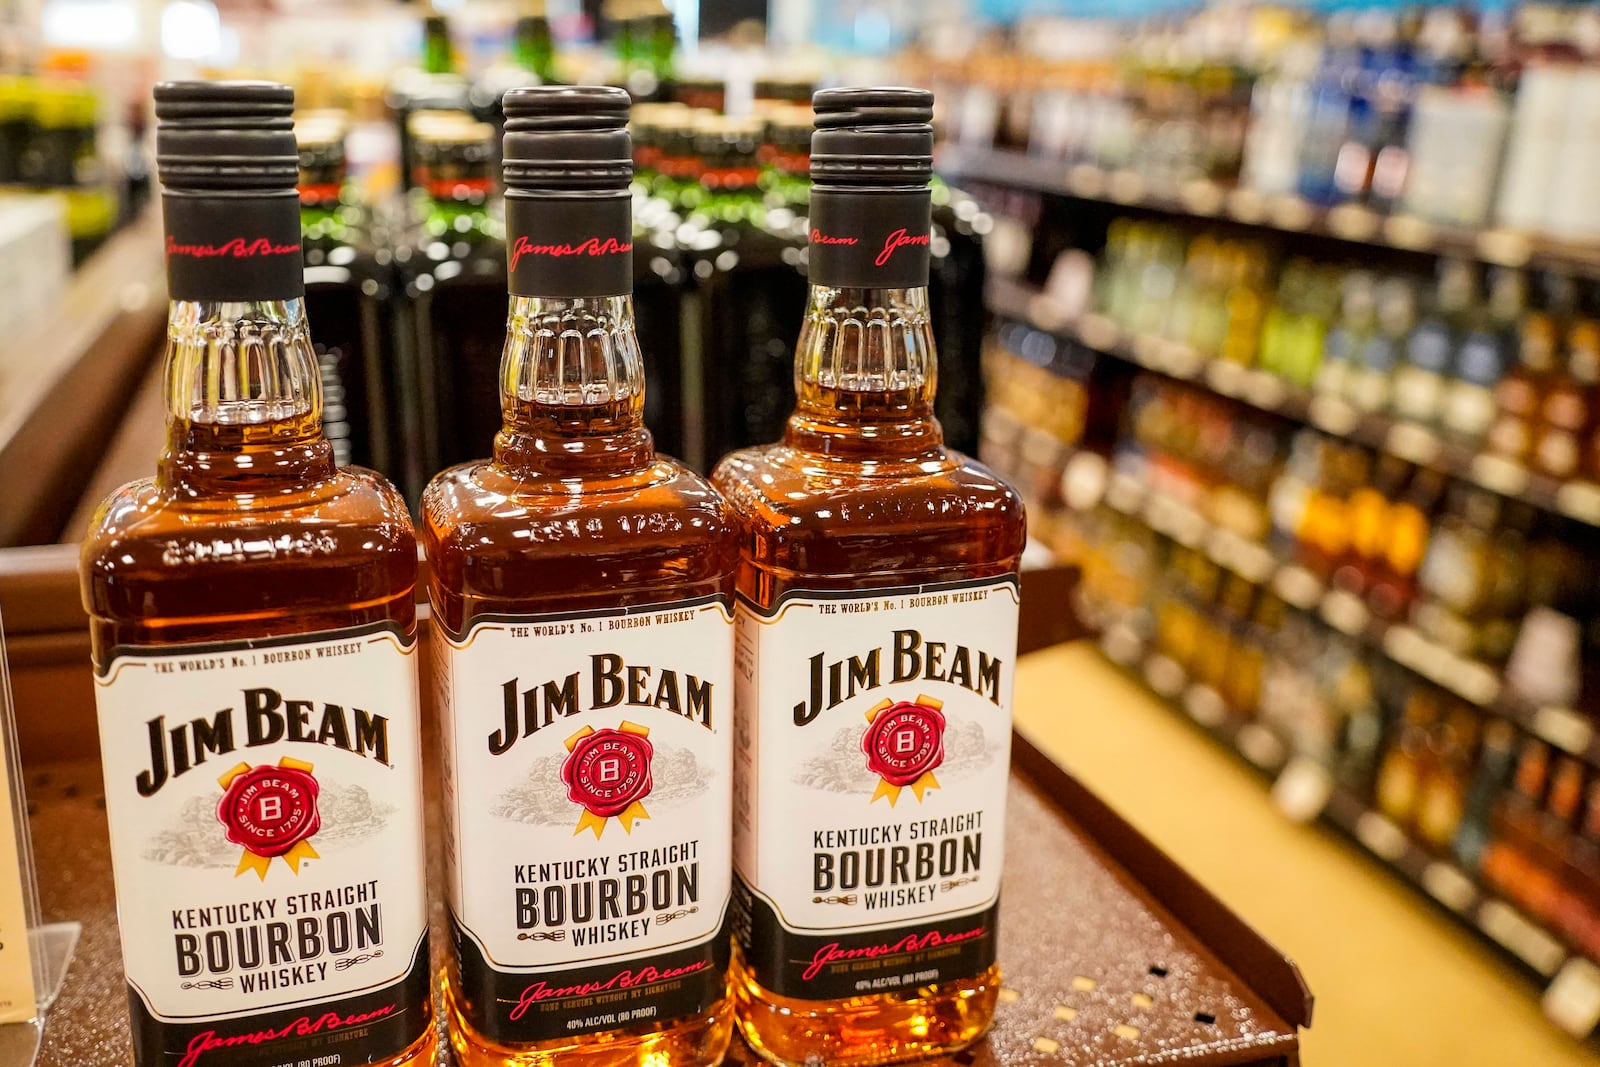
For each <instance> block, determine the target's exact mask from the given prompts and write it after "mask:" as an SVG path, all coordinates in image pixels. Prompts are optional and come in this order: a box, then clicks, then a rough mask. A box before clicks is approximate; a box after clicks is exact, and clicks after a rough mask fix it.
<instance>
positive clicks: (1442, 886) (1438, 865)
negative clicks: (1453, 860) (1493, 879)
mask: <svg viewBox="0 0 1600 1067" xmlns="http://www.w3.org/2000/svg"><path fill="white" fill-rule="evenodd" d="M1422 888H1423V889H1425V890H1427V891H1428V895H1429V896H1430V897H1432V898H1433V899H1434V900H1437V901H1438V902H1439V903H1441V904H1443V905H1444V906H1445V907H1447V908H1449V909H1450V910H1451V911H1455V912H1464V911H1466V910H1467V909H1468V908H1470V907H1472V903H1473V901H1475V900H1477V899H1478V890H1477V887H1476V886H1474V885H1473V884H1472V879H1470V878H1468V877H1467V876H1466V875H1464V874H1462V873H1461V871H1460V870H1459V869H1457V868H1456V867H1455V866H1453V865H1452V864H1449V863H1442V862H1440V861H1439V860H1434V861H1433V862H1432V863H1430V864H1428V865H1427V866H1426V867H1424V868H1423V869H1422Z"/></svg>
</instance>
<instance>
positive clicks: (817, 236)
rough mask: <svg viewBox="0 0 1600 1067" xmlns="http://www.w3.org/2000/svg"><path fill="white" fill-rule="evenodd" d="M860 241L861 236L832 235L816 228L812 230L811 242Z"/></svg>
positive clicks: (839, 243)
mask: <svg viewBox="0 0 1600 1067" xmlns="http://www.w3.org/2000/svg"><path fill="white" fill-rule="evenodd" d="M859 242H860V238H857V237H830V236H829V235H828V234H825V233H823V232H822V231H821V230H818V229H816V228H813V229H812V230H811V243H812V244H814V245H853V244H858V243H859Z"/></svg>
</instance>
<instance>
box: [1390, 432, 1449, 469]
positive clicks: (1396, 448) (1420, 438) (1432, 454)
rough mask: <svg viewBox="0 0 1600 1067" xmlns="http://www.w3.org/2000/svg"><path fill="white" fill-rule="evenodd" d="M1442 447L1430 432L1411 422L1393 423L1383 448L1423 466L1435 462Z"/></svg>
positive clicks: (1436, 437) (1441, 443)
mask: <svg viewBox="0 0 1600 1067" xmlns="http://www.w3.org/2000/svg"><path fill="white" fill-rule="evenodd" d="M1443 447H1444V444H1443V442H1441V441H1440V440H1439V438H1438V436H1437V435H1436V434H1435V433H1434V432H1433V431H1432V430H1429V429H1427V428H1426V427H1423V426H1418V425H1416V424H1415V423H1411V422H1397V423H1395V424H1394V425H1393V426H1392V427H1390V428H1389V435H1388V437H1387V438H1385V439H1384V448H1386V449H1387V450H1388V451H1389V452H1391V453H1392V454H1394V455H1396V456H1399V457H1400V458H1401V459H1403V460H1406V461H1408V462H1411V463H1417V464H1422V465H1424V466H1426V465H1427V464H1429V463H1432V462H1434V461H1435V460H1437V459H1438V458H1439V453H1440V451H1441V450H1442V449H1443Z"/></svg>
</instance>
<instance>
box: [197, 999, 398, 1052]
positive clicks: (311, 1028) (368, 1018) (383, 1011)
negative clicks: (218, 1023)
mask: <svg viewBox="0 0 1600 1067" xmlns="http://www.w3.org/2000/svg"><path fill="white" fill-rule="evenodd" d="M394 1011H395V1006H394V1005H393V1004H385V1005H384V1006H383V1007H381V1008H379V1009H377V1010H376V1011H369V1012H364V1013H362V1014H359V1015H340V1014H338V1013H337V1012H331V1011H330V1012H327V1013H326V1014H324V1015H321V1016H318V1017H317V1018H315V1019H313V1018H312V1017H311V1016H309V1015H302V1016H300V1018H298V1019H296V1020H295V1021H294V1022H292V1023H290V1024H289V1025H287V1026H284V1027H282V1028H280V1029H277V1030H255V1031H252V1032H249V1033H243V1034H229V1035H227V1036H226V1037H218V1036H217V1032H216V1031H215V1030H207V1031H205V1032H204V1033H200V1034H196V1035H194V1040H192V1041H190V1042H189V1047H188V1048H187V1049H186V1050H185V1051H184V1054H183V1059H181V1060H179V1061H178V1067H194V1064H195V1061H197V1060H198V1059H199V1058H200V1057H201V1056H203V1055H204V1054H206V1053H207V1052H215V1051H216V1050H218V1049H224V1048H237V1047H238V1046H240V1045H266V1044H269V1043H271V1042H273V1041H282V1040H283V1039H284V1038H287V1037H311V1036H313V1035H315V1034H322V1033H327V1032H329V1031H332V1030H347V1029H349V1028H350V1027H352V1026H362V1025H364V1024H366V1023H370V1022H373V1021H375V1020H377V1019H381V1018H383V1017H384V1016H386V1015H392V1014H394Z"/></svg>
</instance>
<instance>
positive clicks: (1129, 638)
mask: <svg viewBox="0 0 1600 1067" xmlns="http://www.w3.org/2000/svg"><path fill="white" fill-rule="evenodd" d="M1100 648H1101V649H1102V650H1103V651H1104V652H1105V654H1106V658H1107V659H1109V660H1110V661H1111V662H1112V663H1115V664H1117V666H1119V667H1127V666H1131V665H1132V664H1133V663H1134V662H1135V661H1136V660H1137V659H1138V658H1139V656H1140V655H1141V654H1142V653H1143V652H1144V642H1143V641H1141V640H1139V635H1138V634H1136V633H1134V632H1133V628H1132V627H1131V626H1128V625H1127V624H1126V623H1120V622H1119V623H1115V624H1113V625H1112V626H1110V627H1109V628H1107V630H1106V632H1105V633H1104V634H1103V635H1101V638H1100Z"/></svg>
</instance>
